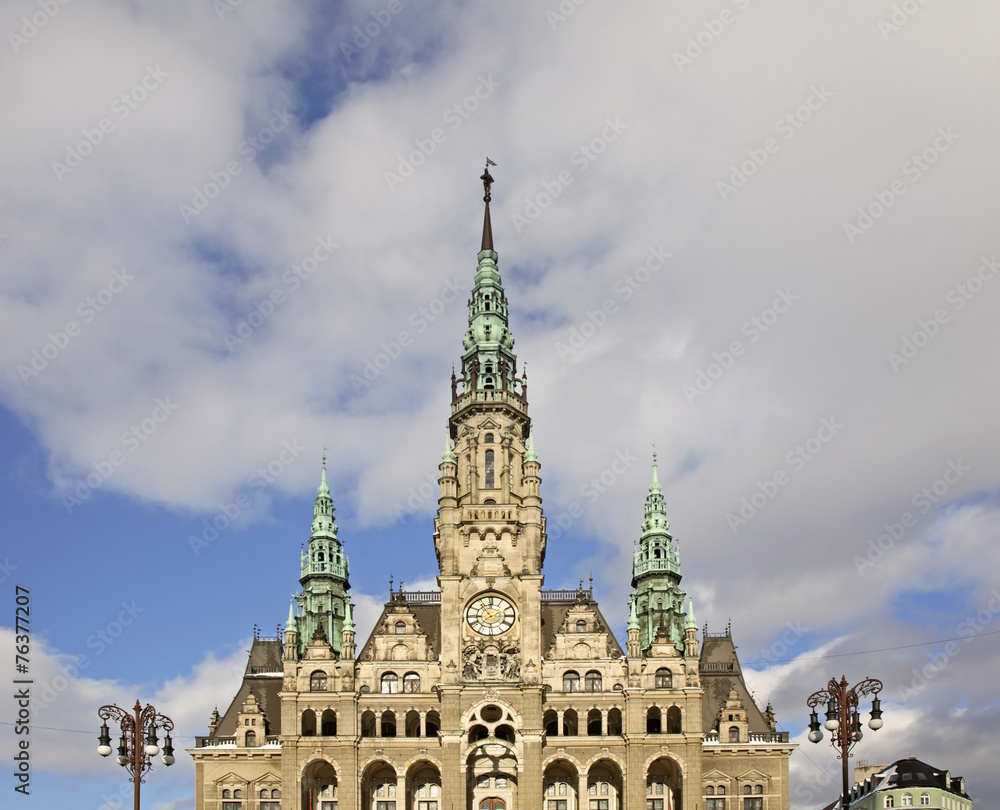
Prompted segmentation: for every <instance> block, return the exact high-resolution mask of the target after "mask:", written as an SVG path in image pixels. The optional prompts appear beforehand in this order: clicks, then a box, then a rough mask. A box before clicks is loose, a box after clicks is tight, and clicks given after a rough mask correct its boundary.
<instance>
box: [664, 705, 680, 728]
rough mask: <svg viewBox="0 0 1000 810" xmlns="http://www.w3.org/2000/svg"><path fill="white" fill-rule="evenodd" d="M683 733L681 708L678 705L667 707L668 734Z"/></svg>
mask: <svg viewBox="0 0 1000 810" xmlns="http://www.w3.org/2000/svg"><path fill="white" fill-rule="evenodd" d="M680 733H681V710H680V709H679V708H677V707H676V706H671V707H670V708H669V709H667V734H680Z"/></svg>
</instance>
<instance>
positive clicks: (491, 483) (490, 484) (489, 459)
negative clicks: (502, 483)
mask: <svg viewBox="0 0 1000 810" xmlns="http://www.w3.org/2000/svg"><path fill="white" fill-rule="evenodd" d="M495 479H496V476H495V472H494V468H493V451H492V450H487V451H486V489H494V488H495V486H496V480H495Z"/></svg>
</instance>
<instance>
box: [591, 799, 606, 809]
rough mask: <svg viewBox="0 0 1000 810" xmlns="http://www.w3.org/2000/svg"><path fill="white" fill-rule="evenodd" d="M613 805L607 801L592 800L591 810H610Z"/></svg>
mask: <svg viewBox="0 0 1000 810" xmlns="http://www.w3.org/2000/svg"><path fill="white" fill-rule="evenodd" d="M610 808H611V805H610V804H608V800H607V799H591V800H590V810H610Z"/></svg>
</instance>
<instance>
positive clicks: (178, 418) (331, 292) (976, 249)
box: [0, 0, 1000, 810]
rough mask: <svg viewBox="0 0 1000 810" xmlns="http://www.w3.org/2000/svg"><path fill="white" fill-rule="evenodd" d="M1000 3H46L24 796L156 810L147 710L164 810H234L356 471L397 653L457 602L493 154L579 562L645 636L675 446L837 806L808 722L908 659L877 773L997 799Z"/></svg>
mask: <svg viewBox="0 0 1000 810" xmlns="http://www.w3.org/2000/svg"><path fill="white" fill-rule="evenodd" d="M998 25H1000V8H998V7H997V5H996V4H994V3H988V2H986V0H969V2H965V3H961V4H958V3H944V2H917V0H905V2H902V1H900V0H893V1H892V2H890V0H873V1H872V2H860V1H859V0H844V1H843V2H838V3H827V4H815V3H813V4H792V3H763V2H759V0H725V1H722V2H720V1H719V0H712V1H711V2H706V3H698V4H694V3H690V4H676V3H664V2H643V1H640V2H636V3H632V4H628V6H627V7H625V6H622V5H621V4H617V3H611V2H608V1H607V0H585V2H584V1H583V0H561V2H556V1H555V0H548V1H547V2H538V3H533V2H518V1H517V0H509V1H508V2H496V0H484V1H483V2H476V3H464V2H438V3H433V4H427V5H418V4H416V3H414V2H412V0H388V1H387V2H384V1H383V0H373V2H343V3H337V4H327V3H322V4H320V3H304V2H286V3H280V4H276V3H267V2H263V0H242V2H240V1H239V0H214V1H213V2H209V0H197V1H196V0H176V1H174V2H171V3H157V2H152V1H151V0H90V1H89V2H83V0H75V1H71V0H58V2H56V0H37V1H36V2H30V1H29V0H11V2H7V3H4V4H3V5H2V7H0V33H2V34H3V40H4V42H2V43H0V76H2V81H3V88H4V90H3V97H4V101H5V115H4V116H3V117H2V120H0V142H2V143H3V144H4V147H5V148H4V149H3V150H2V152H0V178H2V181H0V183H2V188H3V194H0V268H2V272H0V447H2V453H0V483H2V485H0V510H2V511H0V514H2V515H3V524H4V526H3V529H4V530H3V535H2V537H3V541H2V545H0V583H2V586H0V592H2V593H3V599H4V600H5V604H6V605H7V606H8V609H7V610H6V616H7V617H8V618H6V619H3V620H0V636H2V638H3V644H4V649H5V650H8V651H9V654H5V655H4V660H5V661H7V662H8V663H5V664H4V665H3V667H4V669H5V670H6V672H7V673H9V674H7V675H5V677H9V678H10V679H11V681H12V680H13V679H15V678H16V677H17V675H16V673H15V672H14V669H13V667H14V664H13V663H12V662H13V661H14V659H13V655H14V652H13V647H14V644H15V640H14V631H15V627H14V614H15V606H16V597H17V596H18V595H23V594H24V593H25V591H26V592H27V594H28V597H29V601H30V611H31V612H30V631H31V632H30V652H29V655H28V658H29V660H30V675H31V676H32V677H33V678H34V680H35V683H34V685H33V689H34V690H35V691H34V693H33V699H34V702H33V705H32V715H31V721H32V729H31V738H30V739H31V748H30V751H31V757H32V759H31V763H32V771H31V773H32V778H31V794H30V797H29V798H28V799H27V800H22V804H21V805H19V806H22V805H23V806H32V807H33V806H38V807H43V806H47V807H48V806H53V804H55V805H56V806H60V805H62V806H67V805H69V804H72V806H74V807H80V808H95V809H96V808H102V810H111V808H113V807H114V806H115V803H116V802H120V803H121V804H124V805H125V806H128V803H129V801H130V800H131V793H130V791H131V785H129V784H128V783H127V781H125V773H124V771H123V770H121V769H119V768H118V767H117V766H116V765H115V764H114V762H113V761H111V760H101V759H100V758H99V757H98V755H97V753H96V745H97V740H96V737H97V733H98V727H99V724H100V723H99V720H98V718H97V709H98V708H99V706H101V705H102V704H111V703H117V704H118V705H121V706H126V707H131V706H132V704H133V703H134V702H135V700H137V699H138V700H141V701H142V702H143V703H144V704H145V703H152V704H153V705H155V706H156V708H157V709H158V710H159V711H161V712H163V713H166V714H167V715H169V716H170V717H171V718H172V719H173V720H174V723H175V726H176V733H175V735H174V739H175V743H176V747H177V748H178V750H179V754H178V757H177V764H176V765H174V766H173V767H172V768H170V769H169V770H168V769H166V768H165V767H163V766H162V765H160V764H157V766H156V767H155V768H154V770H153V771H152V773H151V774H150V776H149V777H148V782H147V785H146V786H145V788H144V790H145V792H144V796H146V802H147V806H150V807H152V808H156V810H182V808H193V806H194V779H193V765H192V761H191V759H190V757H189V756H188V755H187V754H184V753H183V752H182V751H180V749H182V748H184V747H189V746H191V745H192V744H193V739H194V737H195V736H196V735H201V734H205V733H206V732H207V725H208V720H209V715H210V713H211V711H212V709H213V708H214V707H216V706H218V707H219V708H220V710H222V711H224V710H225V708H226V707H227V706H228V704H229V701H230V700H231V699H232V696H233V694H234V693H235V691H236V688H237V684H238V682H239V678H240V674H241V673H242V670H243V666H244V665H245V661H246V651H247V649H248V648H249V644H250V639H251V638H252V636H253V634H254V632H258V633H260V634H262V635H264V636H273V635H274V634H275V632H276V628H277V627H278V626H279V625H280V624H282V623H283V621H284V619H285V617H286V615H287V609H288V601H289V598H290V596H291V594H292V593H294V592H295V591H297V590H298V588H299V585H298V582H297V576H298V568H297V565H298V553H299V549H300V548H301V546H302V545H303V544H304V543H305V542H306V541H307V540H308V534H309V525H310V521H311V517H312V511H311V507H312V501H313V498H314V497H315V491H316V486H317V484H318V479H319V471H320V465H321V459H322V456H323V454H324V451H325V453H326V458H327V466H328V472H329V478H330V485H331V489H332V492H333V498H334V502H335V505H336V507H337V519H338V523H339V527H340V538H341V539H342V540H343V541H344V543H345V547H346V549H347V552H348V554H349V555H350V560H351V584H352V594H353V598H354V601H355V604H356V605H357V616H358V622H359V625H360V630H361V632H362V634H363V633H365V632H366V631H367V630H368V629H370V627H371V625H372V624H373V622H374V620H375V617H376V616H377V612H378V610H379V606H380V604H381V603H382V601H384V600H385V598H386V596H387V592H388V587H389V579H390V576H392V577H393V578H394V582H395V583H396V585H397V586H398V585H399V583H400V582H405V583H406V585H405V587H407V588H408V589H410V588H431V587H434V576H435V574H436V566H435V560H434V555H433V546H432V536H431V534H432V519H433V514H434V510H435V508H436V503H435V501H436V483H435V482H436V476H437V464H438V461H439V458H440V453H441V449H442V447H443V442H444V436H445V427H446V423H447V418H448V415H449V394H450V384H449V377H450V372H451V366H452V364H453V363H455V362H456V361H457V360H458V359H459V356H460V352H461V338H462V335H463V333H464V330H465V327H466V320H467V312H466V311H465V308H464V307H463V306H462V302H463V301H464V300H465V298H466V297H467V295H468V291H469V290H470V289H471V286H472V278H473V273H474V270H475V259H476V252H477V250H478V248H479V237H480V232H481V226H482V225H481V223H482V186H481V184H480V182H479V180H478V177H479V175H480V173H481V172H482V168H483V166H484V163H485V158H486V156H487V155H488V156H489V157H490V158H492V159H493V160H494V161H495V162H496V163H497V164H498V165H497V166H496V167H495V168H492V169H491V172H492V174H493V176H494V178H495V179H496V182H495V184H494V186H493V203H492V214H493V217H492V219H493V233H494V239H495V245H496V250H497V252H498V254H499V257H500V258H499V266H500V269H501V273H502V275H503V281H504V284H505V288H506V292H507V296H508V298H509V300H510V309H511V315H510V326H511V330H512V332H513V334H514V336H515V338H516V340H517V344H516V347H515V351H516V352H517V354H518V357H519V360H520V362H521V363H524V364H526V365H527V371H528V377H529V380H530V383H529V385H530V412H531V415H532V418H533V426H534V440H535V446H536V448H537V451H538V455H539V460H540V462H541V476H542V479H543V483H542V495H543V498H544V509H545V511H546V515H547V517H548V528H549V540H548V557H547V560H546V569H545V575H546V579H545V587H547V588H560V587H575V586H576V585H577V584H578V583H579V581H580V580H581V579H582V580H587V578H589V577H590V576H592V575H593V576H594V589H595V593H596V596H597V598H598V599H599V601H600V603H601V607H602V611H603V612H604V615H605V616H606V617H607V618H608V620H609V621H610V622H611V623H612V624H613V625H614V627H615V628H616V631H617V632H618V634H619V636H623V630H624V623H625V621H626V619H627V602H626V600H627V597H628V592H629V580H630V577H631V570H630V565H631V553H632V548H633V544H634V543H635V542H636V540H637V539H638V536H639V525H640V523H641V520H642V505H643V499H644V497H645V494H646V491H647V487H648V484H649V479H650V466H651V462H652V453H653V445H654V443H655V447H656V452H657V456H658V462H659V473H660V479H661V481H662V482H663V488H664V493H665V496H666V498H667V511H668V517H669V519H670V521H671V526H672V531H673V533H674V536H675V537H676V538H677V539H678V542H679V544H680V549H681V555H682V565H683V568H682V572H683V574H684V581H683V587H684V588H685V589H686V591H687V592H688V594H689V595H691V597H692V598H693V600H694V606H695V611H696V615H697V619H698V623H699V627H700V628H702V627H704V626H705V625H706V624H707V626H708V629H709V631H710V632H723V631H725V629H726V627H727V626H731V630H732V634H733V637H734V639H735V641H736V643H737V645H738V648H739V655H740V657H741V661H742V662H743V665H744V668H745V670H746V680H747V683H748V685H749V687H750V688H751V690H752V691H753V693H754V696H755V698H756V699H757V700H758V702H759V703H760V704H761V705H762V706H763V705H764V704H766V703H767V702H771V703H772V704H773V706H774V709H775V713H776V716H777V721H778V726H779V728H781V729H783V730H786V731H788V732H789V733H790V735H791V737H792V739H793V740H794V741H796V742H797V743H799V748H798V749H797V750H796V752H795V753H794V754H793V755H792V758H791V769H792V775H791V795H792V807H794V808H798V809H799V810H807V809H808V808H818V807H821V806H823V805H825V804H827V803H828V802H830V801H832V800H833V799H834V798H835V797H836V795H837V793H838V792H839V788H838V786H839V773H840V771H839V768H840V763H839V762H838V761H837V759H836V757H835V752H834V751H833V749H832V747H831V746H830V745H829V744H828V738H827V740H824V741H823V742H822V743H820V744H819V745H813V744H811V743H809V742H808V741H806V739H805V734H806V732H807V728H806V724H807V722H808V709H807V707H806V700H807V698H808V696H809V695H810V694H811V693H812V692H814V691H816V690H819V689H822V688H824V687H825V685H826V684H827V682H828V681H829V680H830V679H831V678H838V679H839V678H840V677H841V676H845V677H846V678H847V679H848V681H849V682H850V683H852V684H853V683H855V682H857V681H860V680H861V679H863V678H866V677H873V678H879V679H880V680H881V681H882V682H883V684H884V689H883V691H882V698H883V708H884V711H885V715H884V720H885V725H884V727H883V728H882V729H881V730H880V731H879V732H878V733H877V734H875V733H869V734H867V735H866V736H865V738H864V739H863V740H862V741H861V742H860V743H859V744H858V746H857V748H856V749H855V752H856V754H855V755H856V757H857V758H858V759H866V760H869V761H871V762H883V763H888V762H891V761H893V760H895V759H898V758H900V757H903V756H916V757H919V758H921V759H923V760H925V761H928V762H930V763H931V764H933V765H935V766H937V767H941V768H947V769H950V770H951V772H952V773H953V774H956V775H964V776H965V777H966V779H967V784H968V791H969V793H970V795H972V797H973V798H974V799H975V800H976V801H977V802H988V801H990V800H993V801H994V802H995V801H996V800H997V799H998V798H1000V775H998V773H997V771H996V767H995V763H996V762H997V760H998V759H1000V744H998V742H997V736H996V728H997V722H998V721H1000V700H998V693H997V689H996V679H995V673H996V672H997V671H1000V620H998V619H1000V574H998V573H997V572H998V571H1000V543H998V542H997V541H998V539H1000V491H998V489H1000V437H998V430H997V417H996V402H997V394H998V389H1000V383H998V376H997V374H996V347H997V345H998V331H1000V330H998V326H997V324H998V319H997V317H996V312H997V307H998V303H1000V274H998V269H1000V264H998V262H1000V243H998V236H997V229H996V215H997V211H998V190H1000V155H998V152H997V149H996V133H997V131H998V129H1000V111H998V106H997V101H996V99H997V96H998V94H997V76H998V68H1000V52H998V51H997V49H996V41H995V40H996V36H995V31H996V30H997V28H998ZM390 561H391V562H390ZM18 588H20V589H24V590H17V589H18ZM864 705H865V707H867V704H864ZM15 712H16V706H15V705H14V702H13V701H11V700H8V701H5V702H4V705H3V708H2V710H0V722H2V723H4V729H5V731H4V732H3V739H4V743H3V746H2V749H3V756H4V758H5V760H7V761H9V760H8V757H12V756H13V754H14V751H15V744H16V743H15V740H16V735H14V733H13V729H14V726H13V722H14V720H15ZM7 771H8V772H9V771H10V768H9V767H8V769H7ZM3 779H4V782H5V786H4V790H11V789H12V788H13V786H14V781H13V775H12V773H8V775H6V776H4V777H3ZM8 795H9V794H8Z"/></svg>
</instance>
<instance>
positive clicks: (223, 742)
mask: <svg viewBox="0 0 1000 810" xmlns="http://www.w3.org/2000/svg"><path fill="white" fill-rule="evenodd" d="M264 745H277V746H279V747H280V746H281V738H280V737H279V736H278V735H277V734H268V735H267V737H266V738H265V743H264ZM194 747H195V748H235V747H236V737H235V735H234V736H232V737H195V738H194ZM256 747H257V748H260V747H261V746H256Z"/></svg>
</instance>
